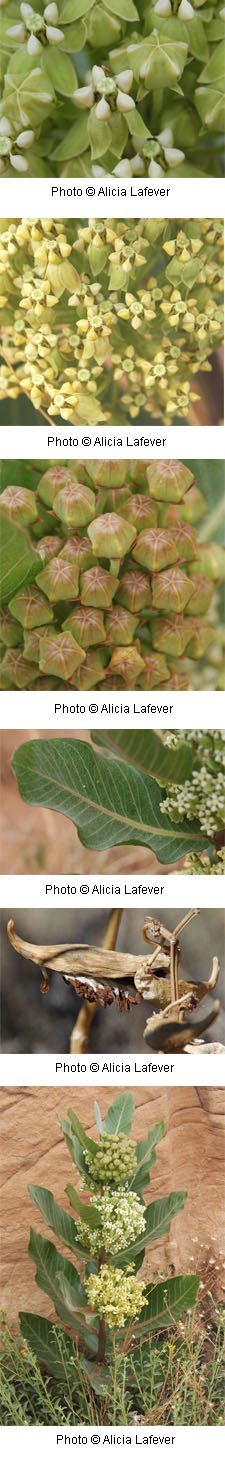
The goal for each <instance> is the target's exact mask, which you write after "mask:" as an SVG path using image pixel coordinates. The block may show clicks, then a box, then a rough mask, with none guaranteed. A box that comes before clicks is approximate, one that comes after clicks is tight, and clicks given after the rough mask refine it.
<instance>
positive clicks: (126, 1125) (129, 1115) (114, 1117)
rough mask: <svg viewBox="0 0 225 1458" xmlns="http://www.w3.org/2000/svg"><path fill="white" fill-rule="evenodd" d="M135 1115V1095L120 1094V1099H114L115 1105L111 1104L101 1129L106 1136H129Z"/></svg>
mask: <svg viewBox="0 0 225 1458" xmlns="http://www.w3.org/2000/svg"><path fill="white" fill-rule="evenodd" d="M134 1113H135V1103H134V1097H133V1094H132V1093H125V1094H119V1097H118V1099H114V1100H113V1104H110V1109H108V1113H107V1114H106V1118H105V1119H104V1121H103V1123H102V1124H101V1128H102V1130H103V1129H104V1132H105V1134H129V1132H130V1127H131V1123H132V1119H133V1117H134Z"/></svg>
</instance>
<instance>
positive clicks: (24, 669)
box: [1, 648, 34, 689]
mask: <svg viewBox="0 0 225 1458" xmlns="http://www.w3.org/2000/svg"><path fill="white" fill-rule="evenodd" d="M33 674H34V670H33V664H30V665H29V663H24V658H23V654H22V653H20V651H19V648H8V649H7V652H6V653H5V656H4V659H3V664H2V668H1V680H2V687H3V688H6V689H7V687H8V686H9V685H10V686H11V684H12V686H13V688H17V689H27V688H30V686H31V683H32V679H33ZM7 680H8V683H7Z"/></svg>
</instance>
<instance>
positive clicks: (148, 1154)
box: [129, 1119, 164, 1195]
mask: <svg viewBox="0 0 225 1458" xmlns="http://www.w3.org/2000/svg"><path fill="white" fill-rule="evenodd" d="M163 1134H164V1123H163V1119H161V1121H160V1123H159V1124H155V1128H154V1129H150V1131H149V1134H147V1136H146V1139H141V1140H140V1141H139V1143H138V1144H137V1145H136V1156H137V1162H138V1169H137V1170H136V1173H135V1174H134V1175H133V1178H132V1180H129V1189H130V1190H136V1193H137V1194H138V1195H139V1194H140V1191H141V1190H144V1189H145V1186H146V1184H147V1182H148V1180H149V1170H150V1169H151V1167H152V1165H153V1164H155V1160H156V1153H155V1146H156V1144H158V1143H159V1140H160V1139H162V1138H163Z"/></svg>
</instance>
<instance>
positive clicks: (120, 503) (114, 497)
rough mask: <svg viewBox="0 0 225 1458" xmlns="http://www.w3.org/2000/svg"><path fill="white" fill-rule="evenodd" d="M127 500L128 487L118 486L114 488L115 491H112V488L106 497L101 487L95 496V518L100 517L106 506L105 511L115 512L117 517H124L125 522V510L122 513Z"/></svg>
mask: <svg viewBox="0 0 225 1458" xmlns="http://www.w3.org/2000/svg"><path fill="white" fill-rule="evenodd" d="M129 499H130V490H129V486H119V487H116V490H114V488H113V487H112V491H107V496H106V491H105V490H104V487H103V489H102V491H99V492H98V496H97V506H96V512H97V516H102V513H103V512H104V510H105V507H106V506H107V511H110V512H111V511H113V512H114V511H116V512H117V515H118V516H120V514H121V516H124V517H125V520H126V510H125V511H124V507H125V508H126V507H127V504H128V501H129Z"/></svg>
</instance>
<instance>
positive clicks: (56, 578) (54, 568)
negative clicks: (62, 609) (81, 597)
mask: <svg viewBox="0 0 225 1458" xmlns="http://www.w3.org/2000/svg"><path fill="white" fill-rule="evenodd" d="M38 581H39V586H40V588H41V591H42V592H44V593H46V596H47V597H48V598H49V601H50V602H63V601H64V602H66V600H67V598H68V599H74V597H76V596H77V594H78V591H79V577H78V570H77V568H76V567H75V566H74V562H67V561H66V558H65V557H62V556H61V553H60V554H59V556H57V557H52V559H51V561H50V562H49V563H48V566H47V567H44V571H43V572H39V577H38Z"/></svg>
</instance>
